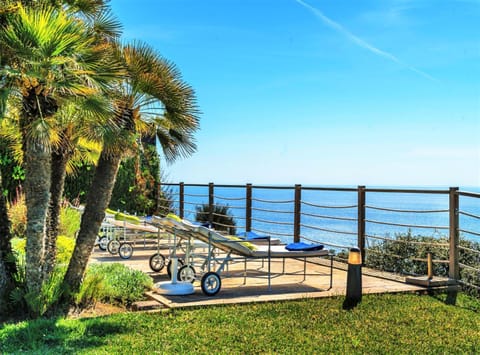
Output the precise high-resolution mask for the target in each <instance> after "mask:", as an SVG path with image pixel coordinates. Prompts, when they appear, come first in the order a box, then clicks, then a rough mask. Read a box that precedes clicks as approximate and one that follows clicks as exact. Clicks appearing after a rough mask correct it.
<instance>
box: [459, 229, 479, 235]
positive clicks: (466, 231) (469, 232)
mask: <svg viewBox="0 0 480 355" xmlns="http://www.w3.org/2000/svg"><path fill="white" fill-rule="evenodd" d="M458 231H459V232H462V233H467V234H471V235H476V236H477V237H480V233H477V232H473V231H470V230H468V229H460V228H459V229H458Z"/></svg>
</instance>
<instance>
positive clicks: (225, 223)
mask: <svg viewBox="0 0 480 355" xmlns="http://www.w3.org/2000/svg"><path fill="white" fill-rule="evenodd" d="M195 209H196V210H197V212H196V215H195V220H196V221H197V222H210V221H209V220H208V219H209V215H210V206H209V205H208V204H203V205H201V206H196V208H195ZM211 212H212V221H211V222H212V224H213V227H214V228H215V229H216V230H218V231H223V232H226V233H228V234H231V235H235V234H236V228H235V226H236V223H235V219H234V217H233V215H232V214H231V213H230V207H229V206H228V205H226V206H219V205H213V210H212V211H211Z"/></svg>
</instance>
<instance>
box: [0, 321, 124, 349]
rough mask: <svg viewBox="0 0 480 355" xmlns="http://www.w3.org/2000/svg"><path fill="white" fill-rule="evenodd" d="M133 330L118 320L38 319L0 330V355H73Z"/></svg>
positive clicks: (6, 325)
mask: <svg viewBox="0 0 480 355" xmlns="http://www.w3.org/2000/svg"><path fill="white" fill-rule="evenodd" d="M131 331H133V330H132V329H129V326H128V323H127V322H125V320H124V319H123V318H118V317H113V316H111V317H98V318H89V319H81V320H75V321H73V320H64V319H38V320H33V321H25V322H21V323H17V324H5V325H4V326H3V327H0V353H17V352H33V353H39V354H40V353H41V354H46V353H49V354H52V353H56V354H61V353H72V352H74V351H79V350H88V349H91V350H93V349H95V348H98V347H101V346H103V345H105V344H107V342H108V338H109V337H111V336H115V335H117V334H123V333H127V332H131Z"/></svg>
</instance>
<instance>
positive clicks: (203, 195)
mask: <svg viewBox="0 0 480 355" xmlns="http://www.w3.org/2000/svg"><path fill="white" fill-rule="evenodd" d="M183 196H188V197H208V195H205V194H183Z"/></svg>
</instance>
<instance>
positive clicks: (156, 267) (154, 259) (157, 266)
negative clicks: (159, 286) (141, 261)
mask: <svg viewBox="0 0 480 355" xmlns="http://www.w3.org/2000/svg"><path fill="white" fill-rule="evenodd" d="M148 264H149V265H150V269H152V271H155V272H160V271H161V270H162V269H163V267H164V266H165V257H164V256H163V255H162V254H160V253H156V254H153V255H152V256H151V257H150V260H149V261H148Z"/></svg>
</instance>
